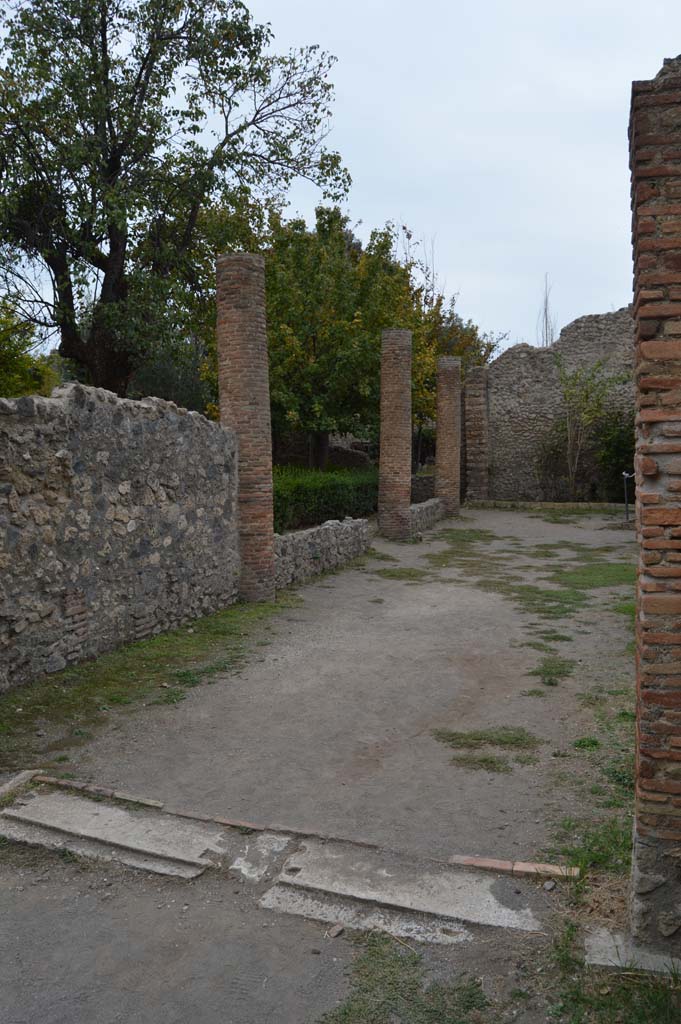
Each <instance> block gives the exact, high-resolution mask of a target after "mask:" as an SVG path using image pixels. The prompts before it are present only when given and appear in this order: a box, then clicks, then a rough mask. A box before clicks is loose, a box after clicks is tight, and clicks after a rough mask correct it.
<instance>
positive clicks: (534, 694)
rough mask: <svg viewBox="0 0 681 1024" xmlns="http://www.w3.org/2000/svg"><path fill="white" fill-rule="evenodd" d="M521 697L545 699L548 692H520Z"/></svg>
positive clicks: (535, 690)
mask: <svg viewBox="0 0 681 1024" xmlns="http://www.w3.org/2000/svg"><path fill="white" fill-rule="evenodd" d="M520 696H521V697H545V696H546V690H537V689H532V690H521V691H520Z"/></svg>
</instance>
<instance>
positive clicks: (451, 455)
mask: <svg viewBox="0 0 681 1024" xmlns="http://www.w3.org/2000/svg"><path fill="white" fill-rule="evenodd" d="M436 424H437V436H436V445H435V497H436V498H440V499H441V501H442V510H443V512H444V514H445V515H446V516H453V515H456V514H457V513H458V512H459V508H460V504H461V360H460V359H457V358H456V357H455V356H440V358H439V359H438V361H437V417H436Z"/></svg>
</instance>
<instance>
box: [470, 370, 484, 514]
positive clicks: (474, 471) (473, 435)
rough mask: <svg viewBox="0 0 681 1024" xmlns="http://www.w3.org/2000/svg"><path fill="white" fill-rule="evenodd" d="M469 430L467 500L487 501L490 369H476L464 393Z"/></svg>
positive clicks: (471, 374)
mask: <svg viewBox="0 0 681 1024" xmlns="http://www.w3.org/2000/svg"><path fill="white" fill-rule="evenodd" d="M464 425H465V430H466V497H467V498H469V499H470V500H471V501H475V500H477V501H484V500H485V499H486V498H488V497H489V413H488V409H487V367H486V366H473V367H472V368H471V369H470V370H469V371H468V375H467V377H466V388H465V391H464Z"/></svg>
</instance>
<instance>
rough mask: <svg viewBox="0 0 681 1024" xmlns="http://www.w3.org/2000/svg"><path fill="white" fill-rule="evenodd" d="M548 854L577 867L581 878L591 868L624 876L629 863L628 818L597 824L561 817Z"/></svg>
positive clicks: (629, 819)
mask: <svg viewBox="0 0 681 1024" xmlns="http://www.w3.org/2000/svg"><path fill="white" fill-rule="evenodd" d="M550 855H551V856H559V857H562V858H564V859H565V860H566V861H567V863H568V865H569V866H570V867H578V868H580V871H581V873H582V875H584V874H586V872H587V871H588V870H589V869H590V868H596V869H597V870H599V871H609V872H612V873H615V874H624V873H625V872H626V871H628V870H629V865H630V860H631V818H630V815H625V816H622V817H617V818H608V819H607V820H606V821H600V822H596V823H593V822H586V823H585V822H579V821H575V820H574V819H573V818H564V819H563V821H562V822H561V823H560V825H559V827H558V830H557V833H556V841H555V846H554V847H552V849H551V850H550Z"/></svg>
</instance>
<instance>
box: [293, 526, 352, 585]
mask: <svg viewBox="0 0 681 1024" xmlns="http://www.w3.org/2000/svg"><path fill="white" fill-rule="evenodd" d="M368 547H369V521H368V520H367V519H349V518H348V519H344V520H343V521H342V522H341V521H339V520H337V519H330V520H329V521H328V522H326V523H322V525H321V526H313V527H311V528H310V529H309V530H295V531H292V532H291V533H282V534H275V536H274V559H275V563H274V564H275V584H276V587H277V590H280V589H281V588H282V587H288V586H290V585H291V584H292V583H302V582H304V581H305V580H309V579H311V578H312V577H313V576H317V575H318V574H319V573H322V572H330V571H331V570H333V569H338V568H339V567H340V566H342V565H345V564H346V563H347V562H351V561H352V559H353V558H358V557H359V555H363V554H364V552H365V551H366V550H367V548H368Z"/></svg>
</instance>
